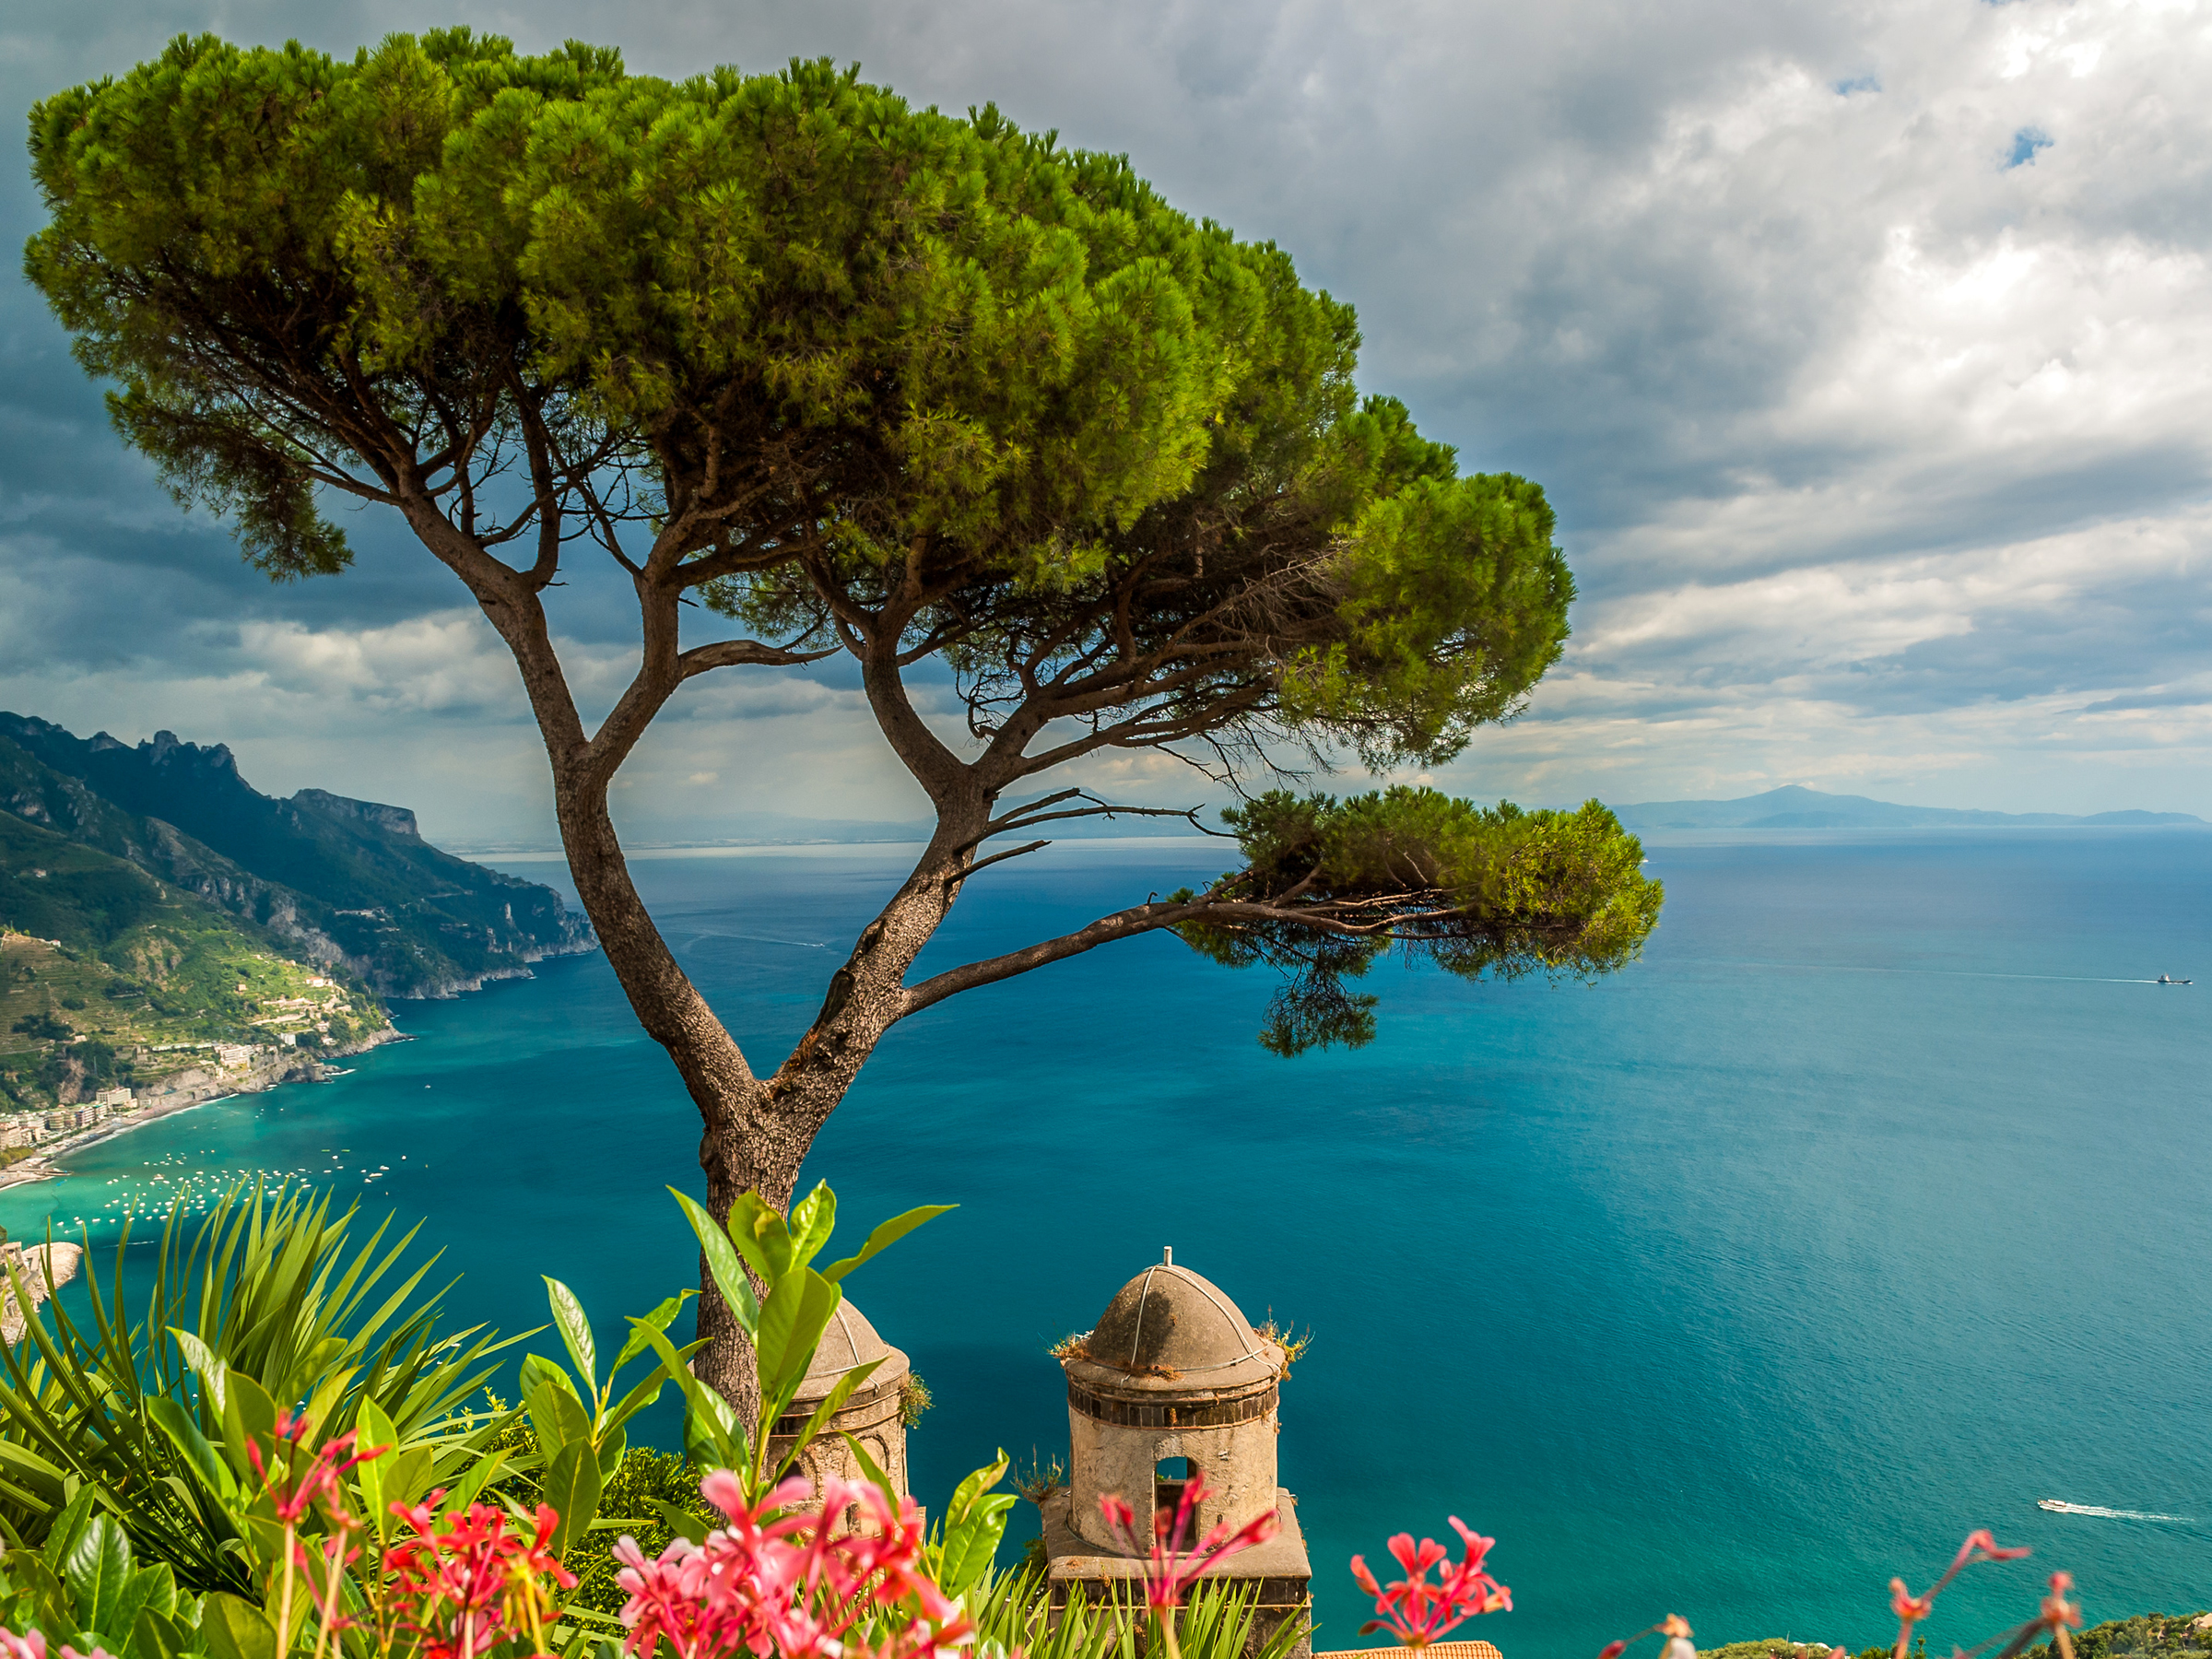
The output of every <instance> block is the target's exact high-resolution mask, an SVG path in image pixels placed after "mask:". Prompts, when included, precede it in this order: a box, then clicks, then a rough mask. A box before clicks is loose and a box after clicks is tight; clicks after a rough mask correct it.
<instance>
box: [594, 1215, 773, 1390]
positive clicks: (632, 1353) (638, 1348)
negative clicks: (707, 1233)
mask: <svg viewBox="0 0 2212 1659" xmlns="http://www.w3.org/2000/svg"><path fill="white" fill-rule="evenodd" d="M669 1190H670V1191H671V1192H674V1191H675V1189H674V1188H673V1187H672V1188H670V1189H669ZM678 1195H679V1196H680V1195H681V1194H678ZM714 1231H715V1234H716V1236H717V1237H720V1238H722V1239H723V1240H724V1241H727V1239H728V1238H729V1235H728V1234H727V1233H724V1231H723V1230H721V1229H720V1228H719V1227H718V1228H716V1229H715V1230H714ZM701 1242H702V1243H703V1242H704V1241H703V1240H702V1241H701ZM747 1288H748V1289H749V1288H751V1287H750V1286H749V1285H748V1286H747ZM695 1294H697V1293H696V1292H695V1291H690V1290H679V1291H677V1293H676V1294H675V1295H674V1296H672V1297H670V1298H669V1299H668V1300H666V1301H665V1302H663V1303H662V1304H661V1305H660V1306H659V1307H657V1308H655V1309H653V1312H650V1313H648V1314H646V1315H645V1319H644V1323H645V1324H649V1325H651V1326H652V1327H653V1329H654V1330H656V1331H665V1330H666V1329H667V1328H668V1327H669V1326H670V1325H672V1324H675V1323H676V1316H677V1314H678V1313H681V1312H683V1311H684V1303H686V1302H687V1301H688V1300H691V1298H692V1297H693V1296H694V1295H695ZM644 1351H645V1338H644V1337H642V1336H641V1335H638V1334H637V1332H635V1331H632V1332H630V1334H629V1337H628V1338H627V1339H626V1340H625V1341H624V1342H623V1344H622V1349H621V1351H620V1352H619V1353H618V1354H617V1355H616V1356H615V1363H614V1368H613V1369H612V1370H610V1371H608V1372H607V1373H606V1381H607V1384H608V1386H609V1387H612V1386H613V1384H614V1381H615V1375H616V1372H618V1371H620V1370H621V1369H622V1368H623V1367H624V1366H626V1365H628V1364H629V1362H630V1361H631V1360H632V1359H636V1358H637V1357H638V1356H639V1355H640V1354H641V1353H643V1352H644Z"/></svg>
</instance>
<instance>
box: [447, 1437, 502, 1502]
mask: <svg viewBox="0 0 2212 1659" xmlns="http://www.w3.org/2000/svg"><path fill="white" fill-rule="evenodd" d="M506 1461H507V1453H506V1452H505V1451H504V1450H501V1451H498V1452H488V1453H485V1454H484V1455H483V1456H482V1457H479V1458H477V1459H475V1460H474V1461H472V1462H471V1463H470V1464H469V1465H468V1467H467V1468H465V1469H464V1470H463V1471H462V1472H461V1478H460V1479H459V1480H456V1481H455V1482H453V1485H452V1486H451V1487H450V1488H447V1490H446V1494H445V1501H444V1502H442V1503H441V1504H440V1505H439V1506H438V1512H439V1513H440V1514H441V1515H457V1514H459V1513H461V1512H462V1511H464V1510H465V1509H466V1508H468V1506H469V1505H470V1504H472V1503H474V1502H475V1501H476V1500H477V1493H478V1492H481V1491H482V1490H483V1489H484V1485H485V1482H487V1481H488V1480H490V1479H491V1478H492V1477H494V1476H496V1475H497V1474H498V1473H499V1472H500V1465H502V1464H504V1463H505V1462H506Z"/></svg>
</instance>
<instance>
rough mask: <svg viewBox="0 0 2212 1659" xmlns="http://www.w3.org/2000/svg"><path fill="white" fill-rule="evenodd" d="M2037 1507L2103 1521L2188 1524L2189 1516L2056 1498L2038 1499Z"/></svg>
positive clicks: (2036, 1501)
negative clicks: (2153, 1512)
mask: <svg viewBox="0 0 2212 1659" xmlns="http://www.w3.org/2000/svg"><path fill="white" fill-rule="evenodd" d="M2035 1507H2036V1508H2038V1509H2047V1510H2049V1511H2051V1512H2053V1514H2059V1515H2095V1516H2096V1517H2097V1518H2098V1519H2099V1520H2101V1521H2180V1522H2183V1523H2184V1524H2186V1523H2187V1522H2188V1521H2189V1517H2188V1516H2187V1515H2153V1514H2150V1513H2148V1512H2145V1511H2143V1510H2116V1509H2099V1508H2098V1507H2097V1506H2096V1505H2095V1504H2093V1503H2061V1502H2060V1501H2059V1500H2057V1499H2055V1498H2038V1499H2037V1500H2035Z"/></svg>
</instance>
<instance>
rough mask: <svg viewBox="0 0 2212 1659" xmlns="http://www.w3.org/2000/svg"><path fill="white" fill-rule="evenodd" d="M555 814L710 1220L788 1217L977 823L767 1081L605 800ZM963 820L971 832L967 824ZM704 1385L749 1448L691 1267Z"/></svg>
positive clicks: (724, 1317)
mask: <svg viewBox="0 0 2212 1659" xmlns="http://www.w3.org/2000/svg"><path fill="white" fill-rule="evenodd" d="M556 772H557V775H556V780H555V807H556V811H557V813H558V816H559V823H560V832H561V841H562V845H563V847H564V849H565V851H566V852H567V853H568V858H569V870H570V873H571V876H572V877H573V878H574V879H575V882H576V891H577V896H578V897H579V898H580V899H581V900H582V902H583V909H584V913H585V914H586V915H588V916H589V917H590V918H591V921H592V925H593V927H594V930H595V931H596V932H597V934H598V935H599V944H600V948H601V949H602V950H604V951H605V952H606V959H607V962H608V965H609V966H610V967H612V968H613V969H614V971H615V977H616V979H617V980H618V982H620V984H621V986H622V990H623V994H625V995H626V996H628V997H629V1006H630V1007H631V1009H632V1010H633V1011H634V1012H635V1013H636V1015H637V1017H638V1022H639V1024H641V1026H642V1027H643V1028H644V1029H645V1031H646V1033H647V1034H648V1035H649V1036H651V1037H652V1038H653V1041H656V1042H658V1043H659V1044H660V1045H661V1046H662V1048H663V1049H665V1051H666V1052H667V1054H668V1057H669V1059H670V1060H672V1061H673V1062H674V1063H675V1065H676V1068H677V1074H678V1075H679V1076H680V1077H682V1078H683V1080H684V1087H685V1088H686V1089H687V1090H688V1092H689V1093H690V1096H691V1099H692V1100H693V1101H694V1103H695V1104H697V1106H698V1107H699V1112H700V1122H701V1124H702V1129H703V1133H702V1134H701V1135H700V1147H699V1160H700V1168H701V1170H702V1171H704V1173H705V1175H706V1182H707V1207H708V1209H709V1210H710V1211H711V1212H712V1214H713V1216H714V1217H715V1218H716V1219H717V1220H723V1219H726V1218H728V1216H729V1212H730V1206H731V1205H732V1204H733V1203H734V1202H735V1200H736V1199H737V1198H738V1197H739V1196H740V1195H741V1194H745V1193H748V1192H750V1193H758V1194H759V1195H760V1197H761V1198H762V1199H764V1200H765V1201H766V1202H768V1203H769V1204H771V1205H773V1206H776V1207H777V1208H778V1209H782V1210H787V1209H789V1207H790V1206H791V1201H792V1196H793V1193H794V1188H795V1187H796V1185H797V1182H798V1178H799V1170H800V1166H801V1165H802V1164H803V1163H804V1162H805V1161H806V1151H807V1148H808V1147H810V1146H812V1145H813V1142H814V1137H815V1135H817V1134H818V1132H819V1131H820V1129H821V1126H822V1124H824V1123H826V1122H827V1121H828V1120H829V1117H830V1113H831V1112H833V1111H835V1110H836V1108H837V1105H838V1103H839V1102H840V1101H841V1100H843V1098H844V1095H845V1091H846V1090H847V1089H848V1088H851V1087H852V1084H853V1078H854V1077H857V1076H858V1075H859V1072H860V1068H861V1066H862V1065H864V1064H865V1062H866V1060H867V1058H868V1056H869V1054H870V1053H873V1052H874V1050H875V1047H876V1044H877V1041H879V1040H880V1039H881V1038H882V1036H883V1033H884V1032H885V1031H886V1030H889V1029H890V1027H891V1026H892V1024H894V1023H895V1022H896V1021H897V1020H898V1019H899V1018H900V1015H901V1014H902V1013H903V1012H904V1007H903V999H904V995H905V992H904V985H905V978H906V972H907V970H908V969H909V968H911V967H912V964H913V961H914V959H915V957H916V956H918V955H919V954H920V953H921V950H922V947H924V945H925V944H927V943H928V941H929V938H930V935H933V934H934V933H935V931H936V929H937V926H938V924H940V923H941V922H943V920H944V919H945V916H946V914H947V912H949V911H950V910H951V908H952V904H953V900H955V899H956V898H957V897H958V895H959V879H960V876H961V875H962V873H963V872H964V871H965V869H966V866H967V865H968V864H969V863H970V862H971V859H972V851H971V849H970V848H969V847H967V846H965V845H964V844H962V840H961V837H962V834H963V832H964V833H965V834H967V835H970V836H972V835H973V834H974V833H975V832H976V831H978V830H981V828H982V821H981V816H980V814H978V813H967V814H962V815H960V819H961V822H959V824H957V825H941V826H940V828H939V830H938V832H937V836H936V838H935V840H934V841H932V842H931V844H930V847H929V849H928V850H927V851H926V852H925V853H924V854H923V857H922V860H921V862H920V864H919V865H917V867H916V869H915V871H914V873H913V875H912V876H911V877H908V878H907V881H906V882H905V884H904V885H903V886H901V888H900V890H899V891H898V892H897V893H896V894H894V895H893V896H892V898H891V900H890V901H889V903H888V904H887V905H886V906H885V907H884V909H883V911H882V912H880V913H879V914H878V915H877V918H876V919H875V921H873V922H871V923H870V924H868V926H867V927H866V928H865V930H864V931H863V932H862V934H861V935H860V938H859V940H858V942H857V943H856V944H855V945H854V947H853V953H852V955H851V957H850V958H849V959H847V960H846V962H845V964H844V966H843V967H841V969H839V970H838V971H837V972H836V974H834V975H833V976H832V977H831V980H830V987H829V991H828V994H826V996H825V997H824V999H823V1002H822V1008H821V1012H820V1013H819V1014H818V1015H817V1016H816V1018H815V1020H814V1023H813V1025H812V1026H811V1027H810V1028H809V1029H808V1030H807V1031H806V1035H805V1036H804V1037H803V1038H802V1039H801V1040H800V1041H799V1044H798V1046H797V1047H796V1048H795V1049H794V1050H793V1052H792V1053H791V1055H790V1057H789V1058H788V1059H787V1060H786V1061H785V1062H784V1063H783V1065H782V1067H781V1068H779V1069H778V1071H777V1072H776V1074H775V1075H774V1076H773V1077H770V1078H767V1079H765V1080H763V1079H761V1078H759V1077H756V1076H755V1075H754V1073H753V1071H752V1068H751V1067H750V1066H749V1065H747V1062H746V1059H745V1055H744V1054H743V1053H742V1052H741V1051H740V1050H739V1048H738V1046H737V1044H736V1042H735V1040H734V1039H732V1037H731V1036H730V1034H729V1032H728V1030H726V1029H725V1028H724V1025H723V1023H722V1021H721V1020H720V1019H719V1018H716V1017H715V1014H714V1012H713V1010H712V1008H711V1007H709V1006H708V1005H707V1002H706V999H705V998H704V997H702V996H701V995H700V994H699V991H698V989H697V987H695V986H694V985H693V984H692V983H691V981H690V978H689V976H688V974H686V973H685V972H684V971H683V969H682V968H681V967H680V966H679V965H678V964H677V960H676V958H675V955H674V953H673V952H671V951H670V950H669V948H668V947H667V944H666V942H665V940H664V939H663V938H662V937H661V934H660V930H659V929H658V928H657V927H656V926H655V925H654V924H653V918H652V916H651V915H650V914H649V913H648V912H647V911H646V909H645V905H644V901H643V900H641V899H640V898H639V896H638V891H637V888H636V887H635V885H634V884H633V883H632V882H631V880H630V877H629V861H628V860H627V859H626V858H625V857H624V856H623V853H622V847H621V843H620V841H618V839H617V837H616V834H615V828H614V823H613V820H612V819H611V818H609V816H608V814H607V810H606V793H605V789H604V787H603V786H602V787H594V786H592V785H590V784H582V783H564V782H563V781H562V780H561V779H560V778H559V775H558V773H559V768H558V767H557V769H556ZM970 818H973V819H974V820H975V821H974V823H973V824H972V825H970V824H968V823H967V822H966V820H968V819H970ZM699 1283H700V1296H699V1315H698V1317H699V1324H698V1334H699V1335H700V1337H702V1338H704V1339H705V1341H706V1343H707V1346H706V1347H704V1348H702V1349H701V1350H700V1352H699V1354H698V1355H697V1357H696V1358H695V1359H693V1361H692V1370H693V1371H694V1372H695V1373H696V1374H697V1376H698V1377H699V1379H700V1381H701V1382H705V1383H706V1384H707V1385H708V1386H709V1387H711V1388H712V1389H713V1390H714V1391H715V1392H716V1393H717V1394H721V1395H722V1396H723V1398H724V1399H725V1400H727V1401H729V1403H730V1405H731V1406H732V1408H733V1409H734V1410H735V1412H736V1413H737V1416H738V1420H739V1421H740V1422H741V1423H743V1424H745V1425H746V1428H747V1433H748V1434H749V1433H750V1432H751V1430H752V1426H753V1423H754V1421H755V1419H756V1418H757V1416H758V1413H759V1382H758V1379H757V1377H756V1375H755V1371H754V1368H753V1357H752V1349H751V1346H750V1345H749V1344H748V1343H747V1341H746V1339H745V1335H744V1333H743V1332H742V1331H741V1330H740V1329H739V1328H738V1326H737V1324H736V1321H735V1318H734V1317H733V1316H732V1314H731V1312H730V1310H729V1308H728V1306H727V1305H726V1303H725V1302H724V1300H723V1298H722V1297H721V1295H720V1294H719V1293H718V1292H717V1291H716V1290H715V1288H714V1280H713V1276H712V1274H711V1273H709V1272H708V1270H707V1265H706V1261H705V1258H704V1256H703V1255H702V1256H701V1258H700V1276H699Z"/></svg>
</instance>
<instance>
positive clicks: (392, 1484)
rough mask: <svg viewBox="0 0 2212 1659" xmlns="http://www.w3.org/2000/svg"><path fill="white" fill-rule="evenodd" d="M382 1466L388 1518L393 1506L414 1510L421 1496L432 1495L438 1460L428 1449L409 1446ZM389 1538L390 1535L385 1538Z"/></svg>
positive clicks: (386, 1460) (385, 1510)
mask: <svg viewBox="0 0 2212 1659" xmlns="http://www.w3.org/2000/svg"><path fill="white" fill-rule="evenodd" d="M382 1463H383V1488H384V1491H383V1497H384V1508H383V1513H384V1514H386V1515H389V1514H390V1513H391V1512H392V1506H393V1505H394V1504H395V1503H396V1504H398V1505H399V1506H400V1508H402V1509H413V1508H414V1507H415V1505H416V1503H417V1502H418V1500H420V1499H421V1497H422V1495H423V1494H424V1493H425V1492H427V1491H429V1489H430V1488H431V1486H432V1485H433V1484H434V1483H435V1482H436V1480H437V1477H438V1469H437V1463H436V1460H435V1459H434V1458H433V1457H432V1456H431V1455H430V1450H429V1447H428V1446H409V1447H408V1448H407V1449H406V1451H405V1452H400V1453H395V1454H394V1455H393V1456H391V1457H387V1458H384V1459H382ZM385 1535H386V1536H389V1535H390V1534H389V1532H388V1531H387V1532H386V1534H385Z"/></svg>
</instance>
